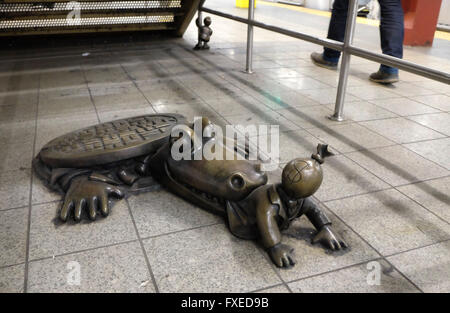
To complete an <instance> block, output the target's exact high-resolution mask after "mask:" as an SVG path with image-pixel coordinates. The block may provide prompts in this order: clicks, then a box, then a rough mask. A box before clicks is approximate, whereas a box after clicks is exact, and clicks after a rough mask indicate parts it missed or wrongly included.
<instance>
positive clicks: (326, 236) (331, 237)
mask: <svg viewBox="0 0 450 313" xmlns="http://www.w3.org/2000/svg"><path fill="white" fill-rule="evenodd" d="M302 211H303V213H304V214H305V215H306V217H307V218H308V219H309V221H310V222H311V224H313V225H314V227H315V228H316V229H317V230H318V233H317V234H316V235H315V236H314V238H313V241H312V242H313V243H321V244H323V245H324V246H326V247H327V248H330V249H332V250H341V249H345V248H347V244H346V243H345V241H344V240H343V239H342V238H340V236H339V235H338V234H337V233H336V232H334V231H333V229H332V227H331V221H330V220H329V219H328V217H327V216H326V215H325V213H324V212H322V210H320V209H319V207H318V206H317V204H316V203H315V202H314V201H313V200H312V199H311V198H306V199H305V200H304V201H303V206H302Z"/></svg>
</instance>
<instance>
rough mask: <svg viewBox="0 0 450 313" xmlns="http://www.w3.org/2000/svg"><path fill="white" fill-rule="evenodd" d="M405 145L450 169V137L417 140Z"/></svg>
mask: <svg viewBox="0 0 450 313" xmlns="http://www.w3.org/2000/svg"><path fill="white" fill-rule="evenodd" d="M404 146H405V147H407V148H408V149H411V150H412V151H414V152H416V153H417V154H420V155H421V156H423V157H424V158H427V159H428V160H431V161H433V162H436V163H437V164H439V165H440V166H442V167H445V168H446V169H448V170H450V157H449V156H450V138H443V139H437V140H429V141H421V142H415V143H410V144H407V145H404Z"/></svg>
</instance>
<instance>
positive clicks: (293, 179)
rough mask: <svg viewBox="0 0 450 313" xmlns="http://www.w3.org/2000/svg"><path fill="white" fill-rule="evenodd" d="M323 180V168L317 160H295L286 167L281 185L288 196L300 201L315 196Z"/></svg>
mask: <svg viewBox="0 0 450 313" xmlns="http://www.w3.org/2000/svg"><path fill="white" fill-rule="evenodd" d="M322 179H323V173H322V168H321V166H320V164H319V163H318V162H317V161H316V160H313V159H294V160H292V161H290V162H289V163H288V164H286V166H285V167H284V169H283V173H282V175H281V185H282V187H283V190H284V191H285V192H286V193H287V194H288V196H290V197H292V198H294V199H300V198H306V197H309V196H311V195H313V194H314V193H315V192H316V191H317V189H319V187H320V184H321V183H322Z"/></svg>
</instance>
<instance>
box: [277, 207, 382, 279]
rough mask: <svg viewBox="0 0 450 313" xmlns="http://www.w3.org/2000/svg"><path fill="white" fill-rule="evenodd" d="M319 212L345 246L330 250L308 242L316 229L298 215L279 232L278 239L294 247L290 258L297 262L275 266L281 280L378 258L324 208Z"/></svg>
mask: <svg viewBox="0 0 450 313" xmlns="http://www.w3.org/2000/svg"><path fill="white" fill-rule="evenodd" d="M323 211H324V212H325V213H326V214H327V215H328V217H329V218H330V220H331V221H332V223H333V228H334V230H335V231H336V232H337V233H338V234H339V235H340V236H341V237H342V238H343V239H344V240H345V242H346V243H347V244H348V246H349V248H347V249H346V250H343V251H339V252H330V251H329V250H327V249H324V248H323V247H322V246H321V245H312V244H311V240H312V238H313V236H314V234H315V233H316V231H315V230H314V228H313V226H312V225H311V223H310V222H309V221H308V220H307V219H306V217H304V216H303V217H301V218H300V219H298V220H296V221H295V222H294V223H292V225H291V226H290V227H289V229H288V230H286V231H284V232H283V239H282V242H283V243H284V244H288V245H290V246H291V247H293V248H294V258H295V260H296V262H297V264H296V265H295V266H294V267H293V268H291V269H277V271H278V272H279V274H280V275H281V277H282V278H283V280H284V281H286V282H290V281H293V280H296V279H300V278H304V277H308V276H311V275H317V274H320V273H324V272H328V271H331V270H336V269H339V268H341V267H344V266H349V265H353V264H358V263H361V262H364V261H368V260H371V259H374V258H376V257H378V254H377V253H376V252H375V251H374V250H373V249H372V248H370V247H369V246H368V245H367V244H365V243H364V242H363V241H362V240H361V239H360V238H359V237H358V236H357V235H356V234H355V233H354V232H353V231H352V230H350V229H349V228H348V227H346V226H345V225H343V224H342V223H341V222H340V221H339V220H337V219H336V218H335V216H334V215H332V214H330V213H329V212H328V210H326V209H325V208H323Z"/></svg>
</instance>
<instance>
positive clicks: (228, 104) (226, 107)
mask: <svg viewBox="0 0 450 313" xmlns="http://www.w3.org/2000/svg"><path fill="white" fill-rule="evenodd" d="M208 103H209V105H211V107H213V108H214V110H216V111H217V112H218V113H219V114H220V115H222V116H224V117H227V116H234V115H257V116H264V115H265V112H267V111H270V108H269V107H267V106H266V105H264V104H262V103H261V102H259V101H258V100H256V99H255V98H253V97H250V96H245V97H239V98H230V99H227V100H224V99H220V100H218V101H208Z"/></svg>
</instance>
